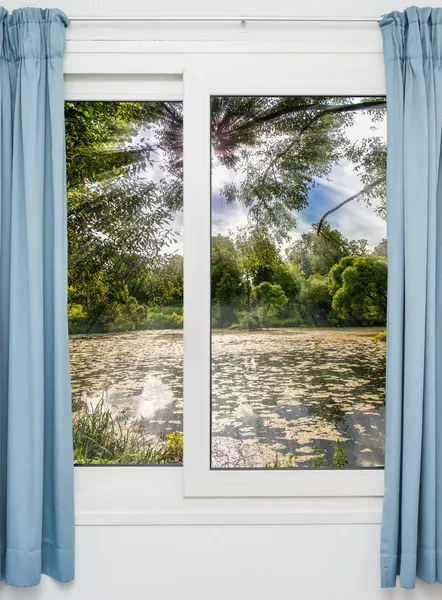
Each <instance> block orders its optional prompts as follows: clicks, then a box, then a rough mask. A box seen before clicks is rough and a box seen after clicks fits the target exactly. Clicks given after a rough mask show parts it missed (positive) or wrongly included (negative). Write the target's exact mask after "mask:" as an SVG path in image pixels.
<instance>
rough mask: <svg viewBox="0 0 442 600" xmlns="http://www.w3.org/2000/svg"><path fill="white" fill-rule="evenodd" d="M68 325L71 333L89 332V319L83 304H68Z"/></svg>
mask: <svg viewBox="0 0 442 600" xmlns="http://www.w3.org/2000/svg"><path fill="white" fill-rule="evenodd" d="M68 327H69V333H70V334H78V333H87V332H88V331H89V320H88V316H87V312H86V311H85V310H84V308H83V306H82V305H81V304H68Z"/></svg>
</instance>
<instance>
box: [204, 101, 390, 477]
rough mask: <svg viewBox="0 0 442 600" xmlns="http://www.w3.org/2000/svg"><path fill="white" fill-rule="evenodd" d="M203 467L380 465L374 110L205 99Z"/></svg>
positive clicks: (380, 268)
mask: <svg viewBox="0 0 442 600" xmlns="http://www.w3.org/2000/svg"><path fill="white" fill-rule="evenodd" d="M211 128H212V131H211V135H212V258H211V261H212V262H211V264H212V275H211V277H212V281H211V287H212V399H211V402H212V448H211V453H212V454H211V465H212V468H268V467H273V468H320V467H322V468H326V467H329V468H342V467H351V468H364V467H370V468H376V467H382V466H383V463H384V411H385V348H386V344H385V339H386V332H385V323H386V321H385V320H386V303H387V251H386V224H385V210H386V207H385V172H386V109H385V98H379V97H376V98H355V97H347V98H342V97H339V98H334V97H257V96H255V97H239V96H234V97H226V96H224V97H212V119H211Z"/></svg>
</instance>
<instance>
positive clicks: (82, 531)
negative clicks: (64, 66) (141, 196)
mask: <svg viewBox="0 0 442 600" xmlns="http://www.w3.org/2000/svg"><path fill="white" fill-rule="evenodd" d="M23 4H24V3H22V2H20V1H19V0H9V1H8V2H6V5H7V8H8V9H13V8H17V7H20V6H22V5H23ZM28 4H34V1H33V0H29V2H28ZM56 4H57V5H58V7H59V8H61V9H63V10H64V11H65V12H66V13H67V14H68V16H79V15H82V16H84V15H106V14H107V15H121V14H125V15H142V14H148V11H149V12H150V14H157V15H159V14H161V15H184V14H188V15H192V14H193V15H209V14H212V15H222V14H225V15H238V16H244V15H245V16H247V15H253V14H255V15H269V14H270V13H272V14H275V15H284V14H285V15H304V16H305V15H308V16H313V15H318V16H319V15H322V16H364V17H365V16H368V17H377V16H379V15H381V14H382V13H386V12H389V11H390V10H393V9H400V10H401V9H403V8H405V7H406V6H407V5H408V2H406V1H404V0H371V2H370V3H368V2H367V1H366V0H328V1H327V2H325V0H322V1H321V0H309V1H308V2H305V0H302V1H301V0H273V2H271V3H269V2H268V0H265V1H264V0H223V2H208V1H207V0H205V1H204V0H186V1H185V2H183V0H169V1H168V2H163V3H153V2H145V1H143V0H125V1H124V2H122V0H57V2H56ZM433 4H434V5H436V6H442V2H433ZM41 5H42V6H51V3H49V2H42V3H41ZM85 31H86V33H85ZM175 31H176V30H175ZM126 32H127V31H126V30H125V33H126ZM81 36H82V39H87V29H86V30H85V29H84V28H83V29H82V30H81ZM85 36H86V37H85ZM113 36H115V30H114V31H113ZM71 39H72V38H71ZM112 39H115V37H113V38H112ZM89 474H90V475H91V477H93V471H89ZM77 479H78V477H77ZM85 480H87V477H85ZM110 493H112V492H110ZM286 504H287V502H286ZM286 504H285V506H286ZM77 506H80V507H82V499H81V498H79V502H77ZM196 506H198V505H196ZM284 510H285V511H287V510H288V509H287V507H286V508H285V509H284ZM86 512H87V511H86ZM88 519H89V521H91V520H92V521H93V515H92V517H91V515H89V516H88V517H87V518H86V517H83V518H79V519H78V523H81V524H79V525H78V526H77V554H76V565H77V567H76V568H77V573H76V580H75V582H74V583H72V584H68V585H61V584H57V583H55V582H53V581H51V580H49V579H47V578H44V580H43V583H42V585H41V586H40V587H38V588H34V589H15V588H8V587H7V586H4V585H3V586H1V587H0V596H1V598H4V599H5V600H22V599H23V600H25V599H26V600H37V599H45V600H59V599H60V600H64V599H66V600H89V599H94V600H95V599H96V600H101V599H103V600H117V599H118V600H121V598H128V599H131V600H138V599H141V598H143V599H144V598H161V599H163V600H169V599H170V600H172V599H173V600H174V599H176V598H179V599H180V600H207V599H208V598H210V599H211V600H227V599H229V600H249V599H250V600H252V599H253V600H264V599H266V600H267V599H270V600H278V599H285V598H296V599H297V600H329V599H331V600H334V599H339V600H356V599H357V600H381V599H382V600H384V599H392V600H393V599H394V600H402V599H405V598H407V599H408V598H410V597H411V596H410V592H408V591H405V590H401V589H395V590H381V589H380V588H379V566H378V565H379V535H380V525H379V523H370V522H366V523H354V524H350V523H347V524H339V523H336V524H333V525H331V524H330V525H325V524H302V525H301V524H298V525H294V524H285V525H271V524H268V525H239V524H235V525H232V524H230V525H207V524H201V525H197V524H195V522H198V518H197V516H196V517H195V516H193V517H192V519H191V520H189V522H188V524H182V525H167V524H161V523H162V520H161V515H160V516H159V517H158V516H157V517H156V518H155V519H153V522H155V523H157V524H155V525H153V524H151V525H136V524H135V525H133V526H126V525H114V526H109V525H108V524H103V525H98V526H97V525H88V524H87V523H88V522H89V521H88ZM208 520H209V521H210V518H208ZM367 520H368V521H369V520H370V519H367ZM117 521H118V519H117V520H116V522H117ZM97 522H103V523H106V518H102V519H101V521H97ZM166 522H167V520H166V519H164V522H163V523H166ZM201 522H204V519H202V520H201ZM183 523H184V520H183ZM191 523H193V524H191ZM441 593H442V588H440V587H438V586H426V585H424V584H418V586H417V589H416V590H415V592H413V593H412V594H413V598H416V599H418V600H427V599H428V600H430V599H435V598H438V597H440V594H441Z"/></svg>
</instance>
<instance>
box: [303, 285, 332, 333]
mask: <svg viewBox="0 0 442 600" xmlns="http://www.w3.org/2000/svg"><path fill="white" fill-rule="evenodd" d="M299 301H300V305H301V307H302V313H303V316H304V322H306V323H308V324H312V325H315V326H325V325H330V324H331V319H330V315H331V301H332V299H331V296H330V292H329V285H328V278H327V276H324V275H319V274H315V275H311V276H310V277H309V278H308V279H306V280H305V282H304V285H303V288H302V292H301V295H300V299H299Z"/></svg>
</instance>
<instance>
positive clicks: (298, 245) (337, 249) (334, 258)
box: [286, 221, 368, 277]
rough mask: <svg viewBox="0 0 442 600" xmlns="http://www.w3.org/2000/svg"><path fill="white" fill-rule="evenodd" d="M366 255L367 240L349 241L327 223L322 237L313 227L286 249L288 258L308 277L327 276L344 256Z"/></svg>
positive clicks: (322, 230)
mask: <svg viewBox="0 0 442 600" xmlns="http://www.w3.org/2000/svg"><path fill="white" fill-rule="evenodd" d="M366 254H368V247H367V240H358V241H350V240H347V239H346V238H345V237H344V236H343V235H342V234H341V233H340V232H339V231H338V230H337V229H331V227H330V225H329V224H328V223H327V222H326V221H325V222H324V224H323V226H322V229H321V234H320V235H318V234H317V232H316V226H315V225H313V227H312V231H310V232H308V233H303V234H301V238H300V239H299V240H296V241H295V242H293V243H292V244H291V246H289V247H288V248H287V249H286V256H287V258H288V259H289V260H291V261H293V262H294V263H296V264H297V265H298V266H299V267H300V268H301V269H302V271H303V272H304V274H305V276H306V277H310V276H311V275H315V274H318V275H327V274H328V272H329V271H330V269H331V268H332V267H333V265H335V264H336V263H338V262H339V261H340V260H341V258H344V256H349V255H352V256H365V255H366Z"/></svg>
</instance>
